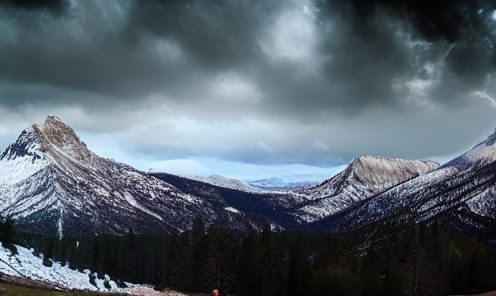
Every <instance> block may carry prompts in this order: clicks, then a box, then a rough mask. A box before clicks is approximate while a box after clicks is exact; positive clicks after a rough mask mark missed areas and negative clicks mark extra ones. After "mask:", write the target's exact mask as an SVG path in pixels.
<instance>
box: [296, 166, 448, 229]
mask: <svg viewBox="0 0 496 296" xmlns="http://www.w3.org/2000/svg"><path fill="white" fill-rule="evenodd" d="M438 166H439V164H437V163H434V162H430V161H424V160H407V159H399V158H387V157H378V156H362V157H358V158H355V159H353V160H352V161H351V162H350V164H349V165H348V166H347V167H346V169H344V170H343V171H342V172H341V173H339V174H337V175H336V176H334V177H332V178H330V179H328V180H326V181H324V182H323V183H321V184H320V185H318V186H315V187H313V188H310V189H307V190H305V191H303V193H305V194H307V195H308V196H309V197H310V198H311V199H312V200H311V201H310V202H309V203H308V204H307V205H305V206H304V207H302V208H300V209H299V212H298V215H300V216H301V217H302V219H304V220H306V221H308V222H313V221H317V220H320V219H323V218H325V217H328V216H329V215H332V214H334V213H337V212H339V211H341V210H343V209H345V208H347V207H348V206H350V205H352V204H354V203H356V202H359V201H361V200H364V199H366V198H368V197H370V196H372V195H374V194H377V193H380V192H381V191H383V190H385V189H387V188H390V187H391V186H394V185H396V184H398V183H401V182H404V181H406V180H408V179H411V178H414V177H417V176H418V175H421V174H424V173H426V172H429V171H431V170H433V169H435V168H437V167H438Z"/></svg>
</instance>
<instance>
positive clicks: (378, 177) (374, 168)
mask: <svg viewBox="0 0 496 296" xmlns="http://www.w3.org/2000/svg"><path fill="white" fill-rule="evenodd" d="M350 167H351V169H352V173H353V174H354V175H355V176H356V177H359V178H360V179H361V180H362V181H364V182H367V183H386V184H387V183H390V182H393V183H396V182H401V181H404V180H407V179H410V178H412V177H415V176H418V175H419V174H423V173H426V172H429V171H431V170H433V169H435V168H437V167H439V164H438V163H435V162H431V161H426V160H409V159H400V158H389V157H379V156H361V157H358V158H355V159H354V160H353V161H352V162H351V163H350Z"/></svg>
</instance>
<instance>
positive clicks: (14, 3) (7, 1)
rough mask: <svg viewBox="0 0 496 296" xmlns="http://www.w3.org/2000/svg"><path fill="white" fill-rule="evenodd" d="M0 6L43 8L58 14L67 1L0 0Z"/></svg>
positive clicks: (30, 8)
mask: <svg viewBox="0 0 496 296" xmlns="http://www.w3.org/2000/svg"><path fill="white" fill-rule="evenodd" d="M0 6H4V7H8V8H12V9H22V10H45V11H48V12H50V13H53V14H55V15H60V14H63V13H64V12H65V11H66V9H67V7H68V3H67V1H66V0H2V1H0Z"/></svg>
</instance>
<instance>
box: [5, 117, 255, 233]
mask: <svg viewBox="0 0 496 296" xmlns="http://www.w3.org/2000/svg"><path fill="white" fill-rule="evenodd" d="M0 172H1V174H0V175H1V176H2V177H1V178H0V201H1V202H0V215H2V216H11V217H12V218H14V219H16V220H17V222H18V229H19V230H21V231H27V232H34V233H42V234H49V235H59V236H62V235H66V234H69V235H74V236H87V235H94V234H97V235H98V234H123V233H126V232H127V231H128V230H129V229H130V228H133V230H134V232H135V233H162V232H170V231H175V230H179V231H183V230H186V229H189V228H190V227H191V225H192V223H193V220H194V219H195V218H197V217H202V218H203V219H204V220H205V221H206V223H207V225H211V224H216V223H218V222H219V221H225V220H226V219H227V220H229V219H231V220H232V221H234V222H233V223H231V224H228V225H219V226H224V227H233V228H237V229H238V228H241V229H244V230H248V229H258V228H261V227H262V225H260V224H257V223H256V222H255V221H252V220H251V219H249V218H245V217H243V216H242V215H243V213H235V212H233V211H230V210H226V209H225V207H220V208H219V207H214V205H212V204H211V203H208V202H205V201H204V200H203V199H201V198H200V197H197V196H194V195H192V194H188V193H184V192H181V191H180V190H178V189H177V188H176V187H174V186H172V185H170V184H168V183H166V182H164V181H162V180H159V179H157V178H154V177H152V176H150V175H148V174H145V173H143V172H140V171H137V170H135V169H133V168H132V167H129V166H127V165H125V164H121V163H116V162H114V161H112V160H109V159H105V158H101V157H98V156H97V155H96V154H94V153H92V152H91V151H89V150H88V149H87V147H86V145H85V144H84V143H83V142H82V141H81V140H80V139H79V137H78V136H77V135H76V133H75V132H74V131H73V130H72V129H71V128H70V127H69V126H67V125H65V124H64V123H63V122H61V121H60V120H59V119H58V118H56V117H54V116H49V117H48V118H47V119H46V121H45V123H44V125H43V127H42V128H40V127H39V126H37V125H33V126H31V127H29V128H27V129H25V130H24V131H23V132H22V133H21V135H20V136H19V137H18V139H17V141H16V142H15V143H14V144H12V145H10V146H9V147H8V148H7V149H6V150H5V151H4V153H3V154H2V155H1V156H0ZM219 223H220V222H219Z"/></svg>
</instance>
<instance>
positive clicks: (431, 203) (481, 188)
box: [333, 132, 496, 244]
mask: <svg viewBox="0 0 496 296" xmlns="http://www.w3.org/2000/svg"><path fill="white" fill-rule="evenodd" d="M495 161H496V132H495V133H494V134H492V135H491V136H489V137H488V138H487V139H486V140H485V141H483V142H482V143H480V144H479V145H477V146H475V147H474V148H473V149H471V150H470V151H468V152H467V153H465V154H463V155H461V156H459V157H457V158H455V159H454V160H452V161H450V162H448V163H446V164H444V165H443V166H441V167H439V168H437V169H435V170H433V171H431V172H429V173H426V174H424V175H421V176H419V177H417V178H414V179H412V180H410V181H408V182H404V183H401V184H398V185H396V186H393V187H391V188H389V189H388V190H386V191H384V192H383V193H381V194H378V195H377V196H374V197H372V198H370V199H369V200H366V201H365V202H364V203H362V204H358V205H357V206H356V208H355V209H353V210H351V211H350V212H349V213H348V214H347V215H345V216H344V217H341V218H340V219H339V220H336V221H333V224H334V225H336V226H339V229H353V228H357V227H359V226H362V225H366V224H369V223H373V222H377V221H395V222H393V223H401V222H408V221H416V222H420V221H425V222H428V221H432V220H433V219H440V220H441V221H442V222H444V223H446V224H447V225H449V226H451V227H454V228H456V229H457V230H460V231H462V232H464V233H466V234H467V233H471V235H474V233H477V236H479V237H485V238H484V240H485V241H486V242H489V243H493V244H494V243H496V233H495V232H494V230H495V226H496V198H495V196H496V185H495V184H496V162H495Z"/></svg>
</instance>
